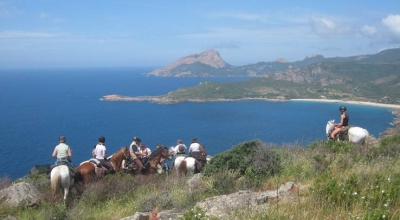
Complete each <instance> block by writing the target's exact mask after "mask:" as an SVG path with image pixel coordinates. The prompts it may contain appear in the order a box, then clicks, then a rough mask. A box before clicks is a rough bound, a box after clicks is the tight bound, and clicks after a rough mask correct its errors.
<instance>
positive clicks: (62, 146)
mask: <svg viewBox="0 0 400 220" xmlns="http://www.w3.org/2000/svg"><path fill="white" fill-rule="evenodd" d="M58 141H59V142H60V143H59V144H58V145H57V146H56V147H55V148H54V151H53V155H52V156H53V157H55V158H57V160H56V162H55V165H56V166H57V165H58V164H59V163H65V164H67V165H70V166H72V164H71V162H72V150H71V148H70V147H69V146H68V145H67V144H66V142H67V138H66V137H65V136H60V137H59V139H58Z"/></svg>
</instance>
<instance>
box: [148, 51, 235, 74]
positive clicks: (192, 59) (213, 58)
mask: <svg viewBox="0 0 400 220" xmlns="http://www.w3.org/2000/svg"><path fill="white" fill-rule="evenodd" d="M197 62H199V63H202V64H205V65H208V66H211V67H214V68H216V69H219V68H223V67H225V66H227V65H228V64H227V63H226V62H225V61H224V60H223V59H222V58H221V56H220V55H219V53H218V51H216V50H207V51H204V52H202V53H199V54H192V55H189V56H186V57H182V58H180V59H179V60H177V61H176V62H173V63H171V64H170V65H168V66H166V67H163V68H159V69H156V70H154V71H152V72H151V73H150V75H155V76H160V75H164V73H166V72H169V71H171V70H172V69H175V68H177V67H179V66H181V65H184V64H186V65H190V64H194V63H197Z"/></svg>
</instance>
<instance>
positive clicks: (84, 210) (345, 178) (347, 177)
mask: <svg viewBox="0 0 400 220" xmlns="http://www.w3.org/2000/svg"><path fill="white" fill-rule="evenodd" d="M399 166H400V134H399V133H397V134H395V135H393V136H389V137H386V138H384V139H382V140H381V141H380V142H379V143H376V144H374V145H369V146H368V148H365V149H363V148H360V147H357V146H354V145H352V144H351V143H346V142H327V141H318V142H315V143H313V144H311V145H309V146H307V147H306V148H304V147H301V146H297V145H292V144H285V145H283V146H272V145H266V144H264V143H262V142H260V141H259V140H253V141H249V142H245V143H241V144H239V145H237V146H234V147H232V148H231V149H229V150H227V151H226V152H224V153H221V154H218V155H215V157H214V158H213V159H212V160H211V161H210V163H209V164H208V165H207V166H206V167H205V169H204V172H203V174H204V175H203V178H202V181H201V185H200V186H199V187H198V188H197V189H196V190H193V191H188V190H187V187H186V184H187V183H186V181H187V179H188V178H190V177H186V178H185V177H182V178H177V176H176V175H175V174H174V173H171V174H170V175H157V176H154V177H153V178H151V179H149V178H146V177H138V176H135V177H132V176H130V175H128V174H125V173H118V174H115V175H110V176H106V178H104V179H102V180H100V181H98V182H94V183H91V184H90V185H89V186H88V187H87V188H86V189H85V190H84V191H83V193H82V194H79V193H78V191H79V189H80V187H82V186H77V187H76V188H74V189H73V190H72V195H71V197H70V200H69V202H68V204H67V205H66V206H64V205H63V202H62V198H60V196H57V197H56V198H54V197H53V196H52V195H51V193H50V192H49V188H50V184H49V180H48V179H47V177H46V176H45V175H33V176H27V177H25V178H24V181H30V182H31V183H33V184H34V185H35V186H36V187H37V188H38V190H39V191H40V192H41V193H42V194H43V201H42V203H41V204H40V205H39V206H37V207H28V208H22V207H20V208H10V207H5V206H1V207H0V218H4V217H6V216H8V215H11V216H15V217H16V218H18V219H121V218H123V217H126V216H131V215H133V214H134V213H135V212H138V211H140V212H150V211H152V210H158V209H160V210H168V209H172V208H175V209H177V210H182V211H183V217H182V219H213V218H209V217H206V216H205V211H204V210H201V209H199V208H194V205H195V203H196V202H198V201H201V200H203V199H205V198H208V197H211V196H218V195H222V194H227V193H232V192H236V191H238V190H244V189H249V190H258V191H259V190H270V189H277V188H279V186H280V185H281V184H284V183H286V182H288V181H293V182H295V184H296V189H295V190H294V192H293V193H294V194H295V199H292V200H290V202H285V204H284V205H278V203H279V201H276V205H274V204H272V205H271V208H270V209H266V210H258V211H254V210H251V209H244V210H236V211H235V212H233V213H232V218H233V217H236V218H235V219H399V218H400V210H399V207H400V187H399V185H400V170H399V169H398V167H399ZM0 183H1V184H0V186H1V187H2V188H4V187H7V186H9V184H10V180H9V179H8V178H7V177H4V178H2V180H1V181H0Z"/></svg>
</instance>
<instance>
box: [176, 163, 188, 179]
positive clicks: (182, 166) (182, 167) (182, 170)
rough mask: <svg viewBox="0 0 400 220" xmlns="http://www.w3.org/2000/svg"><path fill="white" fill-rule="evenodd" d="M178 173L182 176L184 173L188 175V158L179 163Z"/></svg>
mask: <svg viewBox="0 0 400 220" xmlns="http://www.w3.org/2000/svg"><path fill="white" fill-rule="evenodd" d="M178 173H179V176H182V174H183V173H184V174H185V175H186V173H187V166H186V160H182V162H181V163H180V164H179V167H178Z"/></svg>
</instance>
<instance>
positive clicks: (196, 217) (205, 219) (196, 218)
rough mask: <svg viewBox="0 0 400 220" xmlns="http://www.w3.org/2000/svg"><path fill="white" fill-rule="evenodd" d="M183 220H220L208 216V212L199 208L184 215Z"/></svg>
mask: <svg viewBox="0 0 400 220" xmlns="http://www.w3.org/2000/svg"><path fill="white" fill-rule="evenodd" d="M180 219H181V220H218V218H215V217H209V216H206V212H205V211H203V210H202V209H200V208H199V207H196V208H192V209H189V210H188V211H186V212H185V213H183V217H182V218H180Z"/></svg>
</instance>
